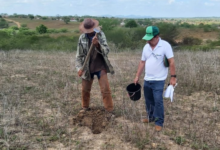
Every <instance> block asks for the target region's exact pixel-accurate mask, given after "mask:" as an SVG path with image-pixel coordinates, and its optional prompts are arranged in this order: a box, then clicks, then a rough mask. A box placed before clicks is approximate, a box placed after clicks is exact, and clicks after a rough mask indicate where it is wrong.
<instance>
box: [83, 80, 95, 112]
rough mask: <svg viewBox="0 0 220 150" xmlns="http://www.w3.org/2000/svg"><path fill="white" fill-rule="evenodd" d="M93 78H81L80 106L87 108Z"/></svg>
mask: <svg viewBox="0 0 220 150" xmlns="http://www.w3.org/2000/svg"><path fill="white" fill-rule="evenodd" d="M92 82H93V80H90V81H88V80H85V79H82V108H89V102H90V91H91V88H92Z"/></svg>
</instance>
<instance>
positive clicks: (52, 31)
mask: <svg viewBox="0 0 220 150" xmlns="http://www.w3.org/2000/svg"><path fill="white" fill-rule="evenodd" d="M47 33H60V31H59V30H58V29H47Z"/></svg>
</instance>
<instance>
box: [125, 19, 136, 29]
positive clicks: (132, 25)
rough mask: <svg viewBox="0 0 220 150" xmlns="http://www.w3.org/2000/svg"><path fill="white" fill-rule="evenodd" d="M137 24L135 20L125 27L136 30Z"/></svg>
mask: <svg viewBox="0 0 220 150" xmlns="http://www.w3.org/2000/svg"><path fill="white" fill-rule="evenodd" d="M137 26H138V25H137V23H136V21H135V20H129V21H128V22H127V23H126V24H125V27H128V28H135V27H137Z"/></svg>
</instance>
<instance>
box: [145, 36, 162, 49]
mask: <svg viewBox="0 0 220 150" xmlns="http://www.w3.org/2000/svg"><path fill="white" fill-rule="evenodd" d="M161 46H162V43H161V38H160V37H159V41H158V43H157V45H156V47H155V48H154V50H152V48H151V46H150V44H148V49H149V50H150V51H155V50H156V49H157V48H158V47H161Z"/></svg>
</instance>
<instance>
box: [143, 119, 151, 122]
mask: <svg viewBox="0 0 220 150" xmlns="http://www.w3.org/2000/svg"><path fill="white" fill-rule="evenodd" d="M142 122H143V123H149V122H150V121H149V120H148V119H142Z"/></svg>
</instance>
